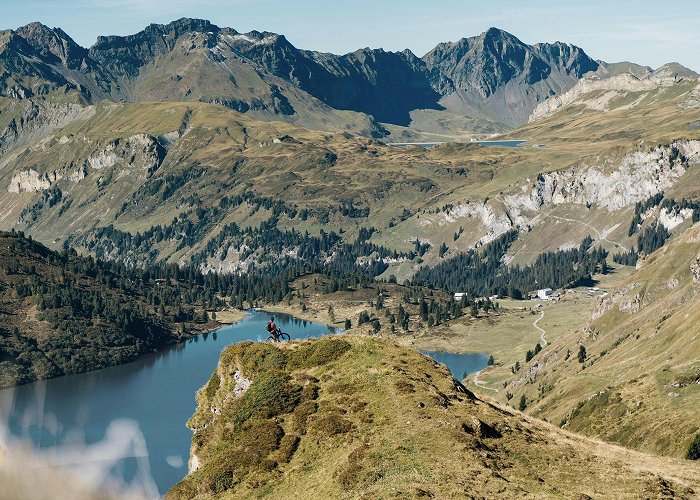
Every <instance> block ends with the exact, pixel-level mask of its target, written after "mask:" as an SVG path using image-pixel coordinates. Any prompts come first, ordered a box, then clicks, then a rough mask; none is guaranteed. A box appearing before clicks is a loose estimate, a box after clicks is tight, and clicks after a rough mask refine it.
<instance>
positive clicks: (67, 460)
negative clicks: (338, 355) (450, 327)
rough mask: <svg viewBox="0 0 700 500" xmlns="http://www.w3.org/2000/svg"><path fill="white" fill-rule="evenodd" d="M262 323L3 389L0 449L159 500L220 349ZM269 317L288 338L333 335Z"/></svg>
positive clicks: (470, 364)
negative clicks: (21, 451)
mask: <svg viewBox="0 0 700 500" xmlns="http://www.w3.org/2000/svg"><path fill="white" fill-rule="evenodd" d="M268 317H269V315H268V314H266V313H260V312H251V313H248V314H247V316H246V318H245V319H244V320H242V321H240V322H239V323H237V324H235V325H232V326H227V327H224V328H221V329H220V330H218V331H216V332H212V333H209V334H203V335H200V336H198V337H194V338H192V339H190V340H188V341H187V342H185V343H182V344H179V345H176V346H173V347H171V348H169V349H166V350H164V351H161V352H158V353H154V354H152V355H147V356H144V357H143V358H141V359H139V360H138V361H135V362H133V363H128V364H125V365H120V366H115V367H110V368H105V369H103V370H97V371H94V372H89V373H84V374H80V375H70V376H66V377H59V378H55V379H51V380H43V381H39V382H36V383H33V384H27V385H24V386H20V387H16V388H13V389H5V390H2V391H0V445H5V446H7V447H9V448H10V449H16V448H17V447H19V446H25V447H26V446H27V445H29V446H30V448H31V450H32V453H33V454H35V456H36V458H37V459H39V462H40V461H42V460H45V461H49V462H51V463H52V464H55V465H58V466H59V467H62V468H65V469H67V470H71V471H73V472H75V473H76V474H78V475H82V476H83V477H84V478H85V479H86V480H88V481H89V482H90V483H92V484H93V485H94V486H96V487H100V488H109V489H112V488H114V489H116V490H118V491H127V492H130V493H135V494H138V495H139V496H145V497H147V498H159V497H160V495H162V494H164V493H165V492H167V491H168V490H169V489H170V488H171V487H172V486H173V485H174V484H175V483H177V482H178V481H179V480H180V479H182V478H183V477H184V476H185V475H186V474H187V461H188V459H189V451H190V442H191V439H192V432H191V431H190V430H189V429H188V428H187V427H186V426H185V423H186V422H187V420H188V419H189V418H190V417H191V416H192V414H193V413H194V410H195V408H196V403H195V399H194V396H195V393H196V392H197V390H199V389H200V388H201V387H202V386H204V384H205V383H206V382H207V380H209V377H210V376H211V374H212V372H213V371H214V369H215V368H216V365H217V363H218V360H219V356H220V354H221V351H222V350H223V349H224V348H225V347H226V346H228V345H230V344H233V343H236V342H241V341H244V340H254V341H260V340H264V339H265V338H266V337H267V333H266V332H265V325H266V322H267V319H268ZM275 318H276V321H277V323H278V325H280V326H281V328H282V330H284V331H285V332H287V333H289V334H290V336H291V337H292V339H300V338H308V337H320V336H323V335H328V334H333V333H337V330H336V329H335V328H333V327H329V326H326V325H320V324H317V323H311V322H308V321H302V320H299V319H296V318H292V317H289V316H283V315H279V314H276V315H275ZM425 354H427V355H429V356H431V357H432V358H433V359H435V360H436V361H438V362H441V363H444V364H446V365H447V366H448V368H449V369H450V371H451V372H452V374H453V376H454V377H455V378H457V379H462V378H463V374H464V373H465V372H466V373H472V372H474V371H478V370H480V369H482V368H483V367H485V366H486V357H485V356H483V355H481V354H450V353H439V352H429V353H425ZM0 496H2V495H1V494H0Z"/></svg>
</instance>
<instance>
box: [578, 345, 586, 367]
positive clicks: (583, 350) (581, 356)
mask: <svg viewBox="0 0 700 500" xmlns="http://www.w3.org/2000/svg"><path fill="white" fill-rule="evenodd" d="M584 361H586V348H585V347H584V346H579V348H578V362H579V363H583V362H584Z"/></svg>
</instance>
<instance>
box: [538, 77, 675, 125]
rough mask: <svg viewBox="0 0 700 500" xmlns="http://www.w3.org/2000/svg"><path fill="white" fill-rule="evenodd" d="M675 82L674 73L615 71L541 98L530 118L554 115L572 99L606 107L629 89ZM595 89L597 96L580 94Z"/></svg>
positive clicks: (648, 89) (592, 107)
mask: <svg viewBox="0 0 700 500" xmlns="http://www.w3.org/2000/svg"><path fill="white" fill-rule="evenodd" d="M675 83H676V79H675V77H665V76H663V75H657V76H655V77H653V78H643V79H641V78H637V77H636V76H633V75H631V74H629V73H623V74H621V75H615V76H612V77H610V78H604V79H592V78H583V79H581V80H579V81H578V82H577V83H576V85H574V86H573V87H572V88H571V89H570V90H569V91H567V92H565V93H563V94H561V95H559V96H554V97H550V98H549V99H547V100H545V101H543V102H541V103H540V104H538V105H537V107H536V108H535V109H534V110H533V111H532V113H531V114H530V118H529V121H530V122H532V121H534V120H537V119H539V118H543V117H546V116H549V115H552V114H553V113H555V112H556V111H557V110H559V109H561V108H563V107H564V106H567V105H569V104H571V103H573V102H576V101H580V102H581V104H583V105H584V106H586V107H588V108H591V109H595V110H598V111H605V110H606V109H607V104H608V103H609V102H610V101H611V100H612V99H613V98H615V97H618V96H620V95H623V94H626V93H628V92H645V91H650V90H655V89H658V88H661V87H670V86H671V85H673V84H675ZM592 92H596V97H595V98H591V99H588V100H582V99H581V98H582V97H583V96H585V95H586V94H590V93H592Z"/></svg>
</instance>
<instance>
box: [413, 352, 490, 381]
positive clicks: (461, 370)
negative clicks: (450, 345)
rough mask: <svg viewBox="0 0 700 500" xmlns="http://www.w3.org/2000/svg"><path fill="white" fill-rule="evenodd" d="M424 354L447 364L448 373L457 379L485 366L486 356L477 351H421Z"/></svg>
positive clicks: (463, 377)
mask: <svg viewBox="0 0 700 500" xmlns="http://www.w3.org/2000/svg"><path fill="white" fill-rule="evenodd" d="M421 352H422V353H423V354H425V355H426V356H429V357H431V358H433V359H434V360H435V361H437V362H438V363H442V364H443V365H445V366H447V368H448V369H449V370H450V373H451V374H452V376H453V377H454V378H456V379H457V380H463V379H465V378H466V377H467V375H469V374H470V373H474V372H478V371H479V370H483V369H484V368H486V365H487V363H488V360H489V358H488V356H485V355H484V354H479V353H472V352H467V353H463V354H459V353H454V352H434V351H421Z"/></svg>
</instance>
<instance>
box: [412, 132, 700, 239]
mask: <svg viewBox="0 0 700 500" xmlns="http://www.w3.org/2000/svg"><path fill="white" fill-rule="evenodd" d="M698 162H700V141H697V140H696V141H677V142H674V143H673V144H670V145H667V146H662V147H658V148H655V149H653V150H651V151H637V152H634V153H630V154H628V155H627V156H625V157H624V158H622V160H620V161H619V163H618V164H617V165H616V166H614V168H612V169H611V168H610V166H611V165H594V166H591V165H582V166H576V167H573V168H570V169H567V170H561V171H556V172H549V173H544V174H540V175H539V176H538V177H537V180H536V181H535V182H534V183H533V184H528V185H522V186H520V188H519V189H517V188H516V191H515V192H512V193H510V194H506V195H505V196H504V197H503V204H502V205H499V204H496V203H494V202H483V203H480V202H470V201H467V202H464V203H460V204H458V205H456V206H454V207H453V208H451V209H449V210H448V211H446V212H443V213H440V214H436V215H427V216H425V217H421V220H420V224H421V225H422V226H431V225H438V226H445V225H448V224H451V223H454V222H456V221H458V220H460V219H465V218H467V219H468V218H476V219H478V220H479V221H480V222H481V224H482V225H483V226H484V227H485V228H486V234H485V235H484V236H483V237H481V238H480V240H479V241H478V242H477V244H476V246H479V245H481V244H485V243H488V242H490V241H492V240H494V239H495V238H497V237H498V236H500V235H502V234H503V233H505V232H506V231H508V230H510V229H513V228H519V229H525V228H526V227H527V226H529V225H534V224H536V223H537V220H536V219H537V217H538V215H539V213H541V212H542V210H545V209H547V208H549V207H553V206H556V205H564V204H578V205H586V206H591V205H597V206H600V207H604V208H606V209H607V210H608V211H610V212H613V211H616V210H620V209H623V208H626V207H629V206H631V205H634V204H635V203H637V202H638V201H643V200H645V199H647V198H649V197H650V196H652V195H655V194H657V193H660V192H662V191H664V190H665V189H668V188H669V187H671V186H672V185H673V184H674V183H676V182H677V181H678V179H680V177H681V176H682V175H683V174H685V172H686V170H687V168H688V166H689V165H691V164H697V163H698ZM690 217H692V211H691V210H687V209H683V210H680V211H677V212H676V211H669V210H668V209H664V210H662V212H661V213H660V222H661V224H663V225H664V226H666V227H667V228H669V229H672V228H674V227H676V226H677V225H678V224H680V223H682V222H683V221H685V220H687V219H688V218H690Z"/></svg>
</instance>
